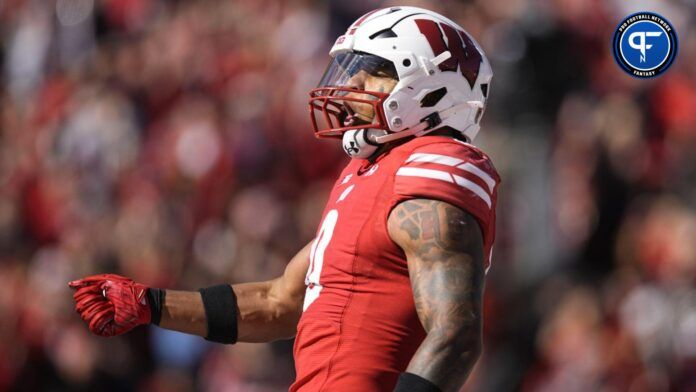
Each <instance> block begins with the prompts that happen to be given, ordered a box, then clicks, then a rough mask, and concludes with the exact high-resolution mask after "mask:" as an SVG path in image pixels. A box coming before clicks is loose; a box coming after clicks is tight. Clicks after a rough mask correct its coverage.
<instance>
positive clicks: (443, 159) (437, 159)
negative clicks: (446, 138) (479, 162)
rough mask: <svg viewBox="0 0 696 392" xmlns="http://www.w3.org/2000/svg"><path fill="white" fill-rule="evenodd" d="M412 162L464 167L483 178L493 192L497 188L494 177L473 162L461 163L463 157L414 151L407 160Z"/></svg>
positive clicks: (465, 169) (463, 168)
mask: <svg viewBox="0 0 696 392" xmlns="http://www.w3.org/2000/svg"><path fill="white" fill-rule="evenodd" d="M410 162H424V163H437V164H440V165H445V166H457V169H462V170H464V171H467V172H469V173H471V174H473V175H475V176H476V177H478V178H480V179H481V180H483V182H485V183H486V185H487V186H488V190H489V191H490V192H491V193H492V192H493V188H495V180H494V179H493V177H491V176H490V175H489V174H488V173H486V172H485V171H483V170H481V169H479V168H478V167H476V165H474V164H473V163H471V162H467V163H464V164H461V163H462V162H464V160H463V159H459V158H455V157H451V156H447V155H441V154H426V153H420V152H417V153H413V154H411V156H410V157H408V159H407V160H406V163H410Z"/></svg>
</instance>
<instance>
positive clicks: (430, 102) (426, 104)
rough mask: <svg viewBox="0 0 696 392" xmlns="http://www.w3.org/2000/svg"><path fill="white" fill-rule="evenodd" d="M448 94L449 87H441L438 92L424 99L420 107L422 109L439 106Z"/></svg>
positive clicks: (427, 95)
mask: <svg viewBox="0 0 696 392" xmlns="http://www.w3.org/2000/svg"><path fill="white" fill-rule="evenodd" d="M446 94H447V87H440V88H439V89H437V90H434V91H431V92H429V93H427V94H425V96H424V97H423V99H421V101H420V106H421V107H422V108H431V107H433V106H435V105H437V103H438V102H440V100H441V99H442V97H444V96H445V95H446Z"/></svg>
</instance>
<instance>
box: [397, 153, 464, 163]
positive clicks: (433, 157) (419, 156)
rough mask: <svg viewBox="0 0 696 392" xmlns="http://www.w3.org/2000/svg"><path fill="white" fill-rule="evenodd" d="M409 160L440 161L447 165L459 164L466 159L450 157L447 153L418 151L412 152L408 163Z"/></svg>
mask: <svg viewBox="0 0 696 392" xmlns="http://www.w3.org/2000/svg"><path fill="white" fill-rule="evenodd" d="M409 162H427V163H439V164H441V165H447V166H457V165H458V164H460V163H462V162H464V160H463V159H459V158H454V157H449V156H447V155H440V154H426V153H421V152H417V153H414V154H411V156H410V157H408V159H407V160H406V163H409Z"/></svg>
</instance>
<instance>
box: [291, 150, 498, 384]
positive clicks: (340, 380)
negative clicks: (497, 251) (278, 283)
mask: <svg viewBox="0 0 696 392" xmlns="http://www.w3.org/2000/svg"><path fill="white" fill-rule="evenodd" d="M499 181H500V179H499V177H498V174H497V172H496V171H495V168H494V167H493V165H492V164H491V161H490V159H489V158H488V157H487V156H486V155H485V154H484V153H482V152H481V151H480V150H478V149H477V148H475V147H473V146H472V145H470V144H467V143H463V142H460V141H458V140H456V139H453V138H451V137H445V136H424V137H419V138H415V139H413V140H411V141H409V142H407V143H404V144H402V145H400V146H398V147H395V148H393V149H392V150H391V151H389V152H387V153H385V154H383V155H382V156H380V157H379V158H378V159H377V161H376V162H374V163H373V164H369V162H368V161H366V160H359V159H353V160H351V162H350V163H349V164H348V166H347V167H346V168H345V169H344V170H343V173H342V174H341V175H340V177H339V178H338V180H337V181H336V184H335V185H334V188H333V190H332V192H331V195H330V197H329V201H328V203H327V205H326V209H325V210H324V215H323V220H322V223H321V225H320V227H319V230H318V231H317V236H316V239H315V240H314V243H313V244H312V247H311V254H310V266H309V269H308V271H307V277H306V278H305V284H307V291H306V294H305V301H304V313H303V314H302V318H301V319H300V322H299V324H298V329H297V337H296V340H295V347H294V356H295V368H296V371H297V378H296V380H295V383H294V384H293V385H292V386H291V387H290V391H308V392H309V391H311V392H317V391H362V392H370V391H388V390H392V389H393V388H394V386H395V385H396V380H397V378H398V376H399V373H400V372H403V371H404V370H405V369H406V367H407V365H408V363H409V361H410V360H411V357H412V356H413V354H414V353H415V351H416V349H417V348H418V346H419V345H420V344H421V342H422V341H423V339H424V337H425V331H424V330H423V327H422V326H421V324H420V321H419V319H418V315H417V314H416V309H415V306H414V303H413V293H412V290H411V285H410V280H409V275H408V265H407V262H406V256H405V255H404V252H403V251H402V250H401V248H399V246H397V245H396V244H395V243H394V242H393V241H392V240H391V238H390V237H389V234H388V232H387V218H388V216H389V212H390V211H391V210H392V209H393V208H394V207H395V206H396V205H397V204H398V203H400V202H402V201H404V200H408V199H414V198H422V199H434V200H442V201H445V202H447V203H450V204H453V205H455V206H458V207H460V208H462V209H464V210H466V211H468V212H469V213H471V214H472V215H473V216H475V217H476V219H477V220H478V222H479V224H480V225H481V228H482V231H483V235H484V245H485V254H486V268H488V264H489V263H490V255H491V246H492V245H493V239H494V237H495V204H496V192H497V190H496V188H497V184H498V182H499Z"/></svg>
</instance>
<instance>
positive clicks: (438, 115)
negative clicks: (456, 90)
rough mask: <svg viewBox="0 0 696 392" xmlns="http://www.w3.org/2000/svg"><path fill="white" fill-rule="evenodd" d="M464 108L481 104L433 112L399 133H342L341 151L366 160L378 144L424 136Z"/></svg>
mask: <svg viewBox="0 0 696 392" xmlns="http://www.w3.org/2000/svg"><path fill="white" fill-rule="evenodd" d="M464 106H468V107H470V108H474V109H479V108H482V107H483V102H481V101H466V102H463V103H460V104H459V105H454V106H451V107H449V108H447V109H445V110H442V111H440V112H434V113H433V114H431V115H429V116H427V117H425V118H424V119H423V120H422V121H421V122H420V123H418V124H416V125H415V126H414V127H412V128H409V129H406V130H405V131H401V132H395V133H387V131H385V130H383V129H355V130H350V131H346V132H344V133H343V150H344V151H345V152H346V154H348V155H349V156H350V157H351V158H357V159H367V158H369V157H370V156H371V155H372V154H373V153H374V152H375V151H377V148H378V147H379V145H380V144H384V143H389V142H393V141H395V140H399V139H403V138H405V137H408V136H413V135H415V136H422V135H425V134H426V133H428V132H430V131H432V130H433V129H434V128H435V127H437V126H438V125H440V124H441V123H442V122H443V121H445V120H447V118H449V117H450V116H451V115H452V114H453V113H454V112H456V111H457V110H459V109H461V108H462V107H464Z"/></svg>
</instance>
